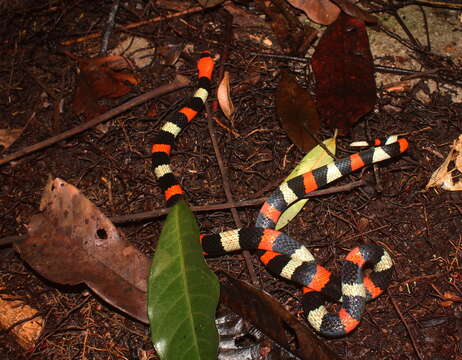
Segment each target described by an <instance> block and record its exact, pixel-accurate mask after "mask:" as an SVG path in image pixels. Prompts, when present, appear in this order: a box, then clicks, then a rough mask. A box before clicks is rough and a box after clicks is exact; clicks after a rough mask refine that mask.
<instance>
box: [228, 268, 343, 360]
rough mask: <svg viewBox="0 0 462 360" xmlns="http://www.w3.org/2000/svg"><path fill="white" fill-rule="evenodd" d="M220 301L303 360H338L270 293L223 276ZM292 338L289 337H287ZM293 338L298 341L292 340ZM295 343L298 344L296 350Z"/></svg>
mask: <svg viewBox="0 0 462 360" xmlns="http://www.w3.org/2000/svg"><path fill="white" fill-rule="evenodd" d="M220 275H223V277H224V280H223V281H221V288H220V289H221V292H220V296H221V301H222V302H223V304H224V305H225V306H227V307H228V308H230V309H231V310H232V311H234V312H236V313H238V314H239V315H241V316H242V317H243V318H244V319H246V320H248V321H250V322H251V323H252V324H254V325H255V326H256V327H257V328H258V329H260V330H261V331H263V332H264V333H265V334H266V335H267V336H268V337H269V338H271V339H273V340H274V341H276V342H277V343H278V344H279V345H281V346H282V347H284V348H285V349H286V350H287V351H289V352H290V353H292V354H295V355H296V356H298V357H299V358H301V359H303V360H312V359H317V360H339V358H338V357H337V355H335V353H334V352H333V351H332V350H331V349H330V348H329V347H328V346H327V345H325V344H324V342H323V341H320V340H318V338H317V337H316V335H314V333H313V332H312V331H311V330H310V329H309V328H308V327H306V326H305V325H303V324H302V323H301V322H300V321H298V319H297V318H296V317H295V316H294V315H292V314H291V313H290V312H289V311H287V310H286V309H285V308H284V307H283V306H282V305H281V304H280V303H279V302H277V301H276V300H274V299H273V298H272V297H271V295H269V294H268V293H266V292H264V291H262V290H260V289H257V288H255V287H253V286H252V285H249V284H247V283H245V282H243V281H240V280H237V279H234V278H232V277H231V276H229V275H228V274H226V273H224V272H220ZM288 334H290V337H288V336H287V335H288ZM291 337H293V338H294V339H295V341H293V339H292V338H291ZM293 342H295V343H296V344H297V346H296V347H295V348H294V347H293V346H292V344H293Z"/></svg>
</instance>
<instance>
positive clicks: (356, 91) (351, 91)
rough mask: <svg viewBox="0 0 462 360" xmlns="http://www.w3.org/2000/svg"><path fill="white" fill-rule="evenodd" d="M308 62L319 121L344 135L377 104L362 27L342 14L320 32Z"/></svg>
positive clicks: (368, 51) (367, 44)
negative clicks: (314, 89) (320, 35)
mask: <svg viewBox="0 0 462 360" xmlns="http://www.w3.org/2000/svg"><path fill="white" fill-rule="evenodd" d="M311 61H312V62H311V64H312V68H313V72H314V75H315V78H316V100H317V104H318V112H319V115H320V116H321V120H323V121H325V122H326V123H327V124H328V125H329V126H330V127H331V128H338V129H339V130H340V134H341V135H345V134H346V133H347V132H348V130H349V129H350V127H351V126H352V125H353V124H354V123H355V122H356V121H358V119H359V118H360V117H361V116H363V115H364V114H366V113H368V112H369V111H371V110H372V109H373V108H374V105H375V102H376V100H377V95H376V87H375V80H374V65H373V62H372V54H371V51H370V48H369V40H368V37H367V33H366V29H365V26H364V23H363V22H362V21H360V20H358V19H355V18H352V17H350V16H348V15H345V14H343V13H342V14H341V15H340V16H339V18H338V19H337V21H335V22H334V23H333V24H332V25H330V26H329V27H328V28H327V29H326V31H325V32H324V34H323V36H322V38H321V39H320V41H319V44H318V46H317V48H316V50H315V53H314V54H313V57H312V60H311Z"/></svg>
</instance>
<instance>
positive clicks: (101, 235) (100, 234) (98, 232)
mask: <svg viewBox="0 0 462 360" xmlns="http://www.w3.org/2000/svg"><path fill="white" fill-rule="evenodd" d="M96 235H97V236H98V237H99V238H100V239H103V240H106V239H107V232H106V230H104V229H98V230H96Z"/></svg>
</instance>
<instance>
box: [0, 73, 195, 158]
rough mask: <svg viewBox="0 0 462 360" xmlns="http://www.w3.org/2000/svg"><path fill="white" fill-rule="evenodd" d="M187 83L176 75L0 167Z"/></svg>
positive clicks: (15, 153)
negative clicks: (170, 80) (165, 82)
mask: <svg viewBox="0 0 462 360" xmlns="http://www.w3.org/2000/svg"><path fill="white" fill-rule="evenodd" d="M189 82H190V80H189V79H188V78H187V77H185V76H181V75H177V76H176V78H175V79H174V80H173V81H172V82H171V83H170V84H166V85H161V86H159V87H158V88H157V89H154V90H151V91H149V92H147V93H145V94H143V95H140V96H137V97H135V98H133V99H131V100H129V101H127V102H126V103H124V104H122V105H119V106H117V107H115V108H114V109H111V110H109V111H107V112H105V113H104V114H101V115H98V116H96V117H95V118H93V119H92V120H90V121H87V122H85V123H83V124H81V125H79V126H76V127H75V128H73V129H70V130H67V131H64V132H62V133H61V134H58V135H56V136H53V137H51V138H48V139H46V140H44V141H41V142H39V143H37V144H34V145H31V146H28V147H25V148H24V149H21V150H19V151H16V152H14V153H12V154H10V155H7V156H5V157H3V158H2V159H0V166H2V165H4V164H6V163H8V162H10V161H12V160H15V159H18V158H20V157H23V156H24V155H27V154H30V153H32V152H35V151H37V150H40V149H43V148H46V147H48V146H50V145H53V144H56V143H57V142H59V141H62V140H64V139H67V138H69V137H71V136H74V135H77V134H80V133H81V132H83V131H85V130H88V129H90V128H92V127H94V126H95V125H98V124H100V123H102V122H104V121H106V120H109V119H111V118H112V117H114V116H116V115H119V114H121V113H123V112H124V111H127V110H128V109H131V108H132V107H134V106H137V105H140V104H142V103H144V102H146V101H148V100H151V99H152V98H155V97H158V96H161V95H164V94H166V93H169V92H172V91H175V90H178V89H181V88H184V87H186V86H187V85H189Z"/></svg>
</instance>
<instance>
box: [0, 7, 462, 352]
mask: <svg viewBox="0 0 462 360" xmlns="http://www.w3.org/2000/svg"><path fill="white" fill-rule="evenodd" d="M422 3H423V4H425V3H426V2H425V1H424V2H422ZM378 4H379V2H378V1H377V2H370V3H369V4H368V6H369V9H379V8H380V6H379V5H378ZM428 4H430V5H431V2H428ZM439 4H442V5H441V6H442V8H439V9H438V12H439V14H441V13H445V14H446V16H448V17H450V18H451V19H452V20H454V21H455V20H457V19H459V18H458V16H460V13H461V10H460V9H459V10H457V7H456V8H455V9H456V10H448V9H446V8H445V3H444V2H440V3H439ZM448 4H449V3H448ZM446 5H447V4H446ZM193 6H197V4H196V3H195V2H191V3H190V2H188V1H184V2H174V1H157V2H145V1H139V2H133V3H131V2H129V3H124V4H122V5H121V9H120V10H119V14H118V17H117V23H118V24H130V23H134V22H138V21H141V20H146V19H150V18H154V17H157V16H160V15H166V14H171V13H174V12H176V11H181V10H182V9H184V8H189V7H193ZM227 6H230V7H229V8H228V10H230V11H231V10H233V11H234V14H235V18H236V19H237V15H236V11H240V12H241V13H240V14H241V15H242V12H244V14H248V19H251V20H249V21H247V22H240V23H235V24H234V37H233V40H232V42H231V43H230V49H229V50H230V51H229V58H228V59H227V61H226V70H227V71H229V72H230V76H231V96H232V99H233V102H234V105H235V107H236V110H235V114H234V118H233V119H232V121H229V120H227V119H226V118H224V117H223V116H222V115H221V114H220V112H217V115H216V116H217V117H218V118H219V120H220V122H221V123H223V124H224V125H225V126H219V125H218V124H216V132H217V140H218V142H219V145H220V151H221V153H222V156H223V158H224V162H225V165H226V166H227V168H228V179H227V181H228V182H229V184H230V186H231V190H232V194H233V197H234V199H235V200H236V201H240V200H248V199H254V198H258V197H261V196H263V195H269V194H270V193H271V190H272V189H274V188H275V187H276V186H277V184H278V183H279V182H280V181H281V180H283V179H284V178H285V177H286V176H287V175H288V173H289V172H290V171H291V169H292V168H293V167H294V166H295V165H296V164H297V162H298V161H299V160H300V159H301V158H302V157H303V154H302V153H301V152H300V151H299V150H298V149H297V147H296V146H294V145H293V144H292V143H291V141H290V140H289V139H288V137H287V136H286V133H285V132H284V131H283V130H282V128H281V127H280V124H279V122H278V119H277V117H276V113H275V110H274V93H275V89H276V86H277V84H278V80H279V78H278V74H279V71H280V69H281V67H288V68H289V69H291V70H292V71H294V72H295V73H296V74H297V76H298V79H299V81H300V82H301V84H302V85H303V86H305V87H306V88H308V89H309V90H312V89H313V85H312V84H313V81H312V74H311V72H310V68H309V65H308V64H306V63H300V62H296V61H288V60H284V61H281V60H279V59H274V58H266V57H265V58H263V57H259V56H253V55H250V54H254V53H262V52H270V53H281V48H280V47H279V46H278V44H277V42H276V40H275V36H274V34H273V33H272V30H271V27H270V26H268V24H267V23H265V22H264V21H263V20H262V19H263V16H262V13H261V11H260V9H259V8H258V6H255V4H254V2H252V1H239V2H236V3H234V4H232V5H229V4H228V5H227ZM448 6H449V5H448ZM455 6H456V5H455ZM4 7H6V9H5V10H3V11H4V16H2V17H1V18H0V33H1V39H2V42H1V45H0V46H1V47H0V52H1V53H2V56H1V57H0V63H1V67H0V69H1V70H0V93H1V96H0V108H1V110H2V111H1V113H2V117H1V119H0V129H13V128H24V131H23V133H22V134H21V136H19V138H18V139H17V140H16V141H15V142H14V143H13V145H11V146H10V147H9V148H8V149H6V150H4V151H3V155H8V154H10V153H13V152H15V151H17V150H20V149H22V148H24V147H26V146H29V145H32V144H35V143H37V142H39V141H43V140H46V139H48V138H51V137H53V136H55V135H57V134H59V133H61V132H62V131H65V130H67V129H70V128H73V127H75V126H77V125H79V124H81V123H82V122H85V121H86V118H85V116H82V115H80V116H78V115H76V114H74V113H73V112H72V102H73V94H74V91H75V89H76V85H77V78H78V74H77V71H76V68H77V67H76V62H75V61H74V60H73V59H72V58H70V57H69V56H66V55H65V53H64V51H68V52H71V53H73V54H75V55H77V56H79V57H95V56H98V52H99V48H100V39H99V38H97V39H88V40H85V41H83V42H79V43H74V44H72V45H69V46H64V45H62V44H61V43H62V42H63V41H66V40H69V39H73V38H77V37H79V36H85V35H87V34H88V33H91V32H94V31H104V29H105V27H106V26H105V23H106V19H107V15H108V13H109V10H110V7H111V2H110V1H105V2H93V1H67V0H65V1H49V2H46V3H43V4H42V3H40V4H39V3H37V2H33V1H24V2H20V1H15V2H12V4H11V8H8V6H6V5H4V4H0V9H3V8H4ZM423 9H424V11H427V12H431V11H433V10H432V8H431V7H426V6H424V7H423ZM292 11H293V12H294V14H296V15H301V13H299V12H297V11H296V10H295V9H292ZM440 16H441V15H440ZM245 18H246V17H245V16H244V19H245ZM240 21H242V19H241V18H240ZM458 21H459V22H457V21H455V22H454V23H455V24H456V27H455V28H454V32H456V33H458V34H459V36H460V31H461V30H460V20H458ZM224 23H225V16H224V10H223V8H222V5H218V6H217V7H215V8H211V9H206V10H201V11H198V12H196V13H193V14H190V15H187V16H183V17H175V18H172V19H170V20H166V21H158V22H155V23H151V24H147V25H145V26H142V27H137V28H134V29H131V30H118V29H116V30H115V31H114V32H113V34H112V35H111V37H110V40H109V48H110V49H111V48H115V47H116V46H117V45H118V44H119V43H121V42H122V41H124V40H125V39H126V38H127V37H128V36H130V35H136V36H138V37H142V38H145V39H147V40H148V41H149V43H150V46H152V47H153V48H156V49H157V50H158V51H157V52H156V53H155V54H154V55H153V59H152V60H153V61H152V62H151V63H150V64H149V65H147V66H145V67H144V68H137V69H136V70H135V72H136V74H137V75H138V76H139V77H140V79H141V82H140V84H139V85H138V86H137V87H135V88H134V90H133V91H132V92H131V93H129V94H128V95H124V96H123V97H121V98H117V99H111V100H101V101H100V105H101V106H102V107H103V108H104V109H110V108H112V107H115V106H117V105H119V104H121V103H123V102H125V101H127V100H129V99H130V97H133V96H136V95H139V94H142V93H145V92H147V91H149V90H151V89H154V88H156V87H158V86H159V85H161V84H164V83H166V82H169V81H171V80H172V79H173V78H174V77H175V75H176V74H182V75H185V76H188V77H190V78H191V79H194V76H195V59H196V57H197V55H198V54H199V52H200V51H201V50H202V49H210V50H211V51H212V53H214V54H218V53H220V52H221V50H222V47H223V43H224V40H223V39H224V38H225V35H226V34H225V32H226V30H225V26H224ZM414 26H415V24H414ZM422 26H423V25H422ZM378 31H379V32H380V30H378ZM389 41H393V42H396V41H398V40H396V38H389ZM166 46H171V47H172V48H178V47H179V48H183V51H182V52H181V54H180V55H179V59H178V61H176V62H175V63H174V64H173V65H171V64H170V65H162V64H161V57H160V56H159V54H161V51H160V50H161V49H163V48H165V47H166ZM451 46H453V47H455V48H456V49H457V47H458V46H460V42H459V44H452V45H451ZM461 53H462V49H461V48H460V47H459V48H458V51H455V52H454V54H456V55H454V56H448V55H447V54H446V55H444V56H443V55H437V54H434V53H432V52H431V51H420V52H417V51H415V49H408V55H409V54H410V55H411V56H412V57H413V58H414V61H417V62H418V63H419V64H420V70H421V71H428V70H432V69H438V70H439V72H435V73H434V74H436V76H435V77H434V78H432V81H434V82H436V84H437V86H436V87H435V88H434V91H431V90H429V87H428V86H427V85H426V84H427V80H426V79H424V78H418V80H415V79H414V80H413V82H403V83H401V84H404V85H406V86H403V87H402V88H401V89H400V90H398V91H387V90H386V89H385V88H384V86H383V85H381V86H380V87H379V88H378V94H379V97H378V103H377V105H376V107H375V109H374V111H372V112H371V113H369V114H367V115H366V116H364V117H363V118H362V119H361V121H359V122H358V123H357V124H355V125H354V127H353V128H352V129H351V131H350V134H349V135H347V136H345V137H342V138H340V139H339V140H338V156H339V157H342V156H345V155H347V154H350V153H351V150H350V149H349V148H348V144H349V142H351V141H352V140H360V139H371V138H375V137H383V136H384V135H388V134H406V137H407V138H408V139H409V141H410V148H409V150H408V151H407V153H406V154H404V155H403V156H401V157H400V158H397V159H392V160H390V161H388V162H386V163H384V164H381V165H379V166H376V167H374V168H375V173H374V169H373V168H372V167H371V168H369V169H367V170H366V171H365V172H364V173H362V174H359V173H357V174H354V175H352V176H350V177H347V178H345V179H342V180H341V181H340V182H339V183H338V184H345V183H348V182H351V181H353V180H356V179H358V178H360V177H366V178H368V179H375V180H377V183H375V182H374V183H373V184H371V185H368V186H366V187H363V188H360V189H356V190H353V191H350V192H345V193H338V194H333V195H327V196H323V197H319V198H314V199H310V201H308V203H307V205H306V206H305V208H304V210H303V212H302V213H301V214H300V215H299V216H297V217H296V218H295V219H294V220H293V221H292V222H291V223H290V224H289V225H288V227H287V228H285V229H284V231H285V232H286V233H288V234H289V235H290V236H291V237H293V238H295V239H297V240H299V241H300V242H302V243H303V244H305V245H306V246H307V247H309V248H310V250H311V251H312V252H313V254H314V255H315V257H316V258H317V259H318V260H319V262H320V263H321V264H322V265H325V266H326V267H328V268H329V269H331V270H332V271H335V272H338V271H339V266H340V260H341V258H342V257H343V256H344V255H345V254H346V253H347V251H348V250H349V249H351V248H353V247H355V246H357V245H358V244H362V243H376V244H380V245H382V246H384V247H385V248H386V249H388V250H389V251H390V253H391V254H392V257H393V260H394V263H395V267H396V271H395V274H394V277H393V282H392V284H391V286H390V288H389V290H388V291H387V292H386V294H384V295H383V296H381V297H380V298H378V299H377V300H376V301H373V302H371V303H369V304H368V305H367V308H366V313H365V315H364V317H363V319H362V322H361V325H360V326H359V327H358V329H357V330H355V331H354V332H353V333H352V334H351V335H349V336H347V337H344V338H341V339H334V340H326V342H327V343H328V345H329V346H330V347H331V348H332V349H333V350H334V351H335V352H336V353H337V354H338V355H339V356H340V358H344V359H356V360H360V359H419V358H420V359H426V360H442V359H445V360H446V359H454V360H455V359H458V360H460V359H462V283H461V280H462V273H461V269H462V264H461V261H462V236H461V234H462V222H461V216H462V195H460V194H459V193H458V192H454V193H448V192H445V191H444V190H435V189H430V190H425V186H426V184H427V182H428V180H429V178H430V176H431V174H432V172H433V171H434V170H435V169H437V168H438V166H439V165H440V164H441V163H442V161H443V159H444V158H445V156H446V155H447V153H448V150H449V146H450V145H451V144H452V142H453V141H454V140H455V139H457V138H458V136H459V134H461V133H462V104H461V103H457V102H454V98H453V97H452V96H451V91H452V90H451V88H448V87H447V86H448V85H451V86H453V88H452V89H454V88H457V86H454V85H455V81H459V85H458V86H459V87H458V88H457V89H458V90H459V91H460V81H461V80H462V73H461V72H460V63H461V58H460V57H459V56H460V55H459V54H461ZM381 56H382V57H385V55H384V54H382V55H381ZM393 56H394V54H389V57H388V58H386V59H385V60H387V61H389V60H390V58H391V57H393ZM399 60H400V63H399V64H397V65H396V66H398V67H403V68H405V67H406V63H405V62H404V63H403V61H404V60H403V58H402V56H400V57H399ZM457 64H458V66H457ZM387 65H389V66H390V63H387ZM441 74H443V75H444V74H445V75H446V76H445V78H443V77H442V76H443V75H441ZM448 74H449V75H448ZM440 75H441V76H440ZM249 79H250V80H249ZM398 80H399V77H396V76H395V80H394V81H398ZM451 82H452V84H451ZM448 89H449V90H448ZM191 91H192V88H187V89H183V90H181V91H177V92H175V93H172V94H168V95H165V96H163V97H161V98H159V99H155V100H152V101H150V102H147V103H144V104H143V105H140V106H137V107H134V108H131V109H130V110H129V111H127V112H125V113H123V114H122V115H119V116H117V117H115V118H113V119H111V120H110V121H108V122H106V123H105V125H104V126H100V127H98V128H93V129H90V130H88V131H85V132H83V133H81V134H79V135H76V136H73V137H71V138H68V139H65V140H63V141H60V142H59V143H57V144H54V145H52V146H49V147H47V148H44V149H40V150H38V151H35V152H32V153H31V154H29V155H27V156H24V157H21V158H18V159H15V160H13V161H10V162H8V163H7V164H4V165H2V166H0V189H1V190H0V201H1V210H0V238H2V237H6V236H12V235H21V234H25V233H26V228H25V226H26V225H27V224H28V222H29V220H30V218H31V216H33V215H34V214H36V213H38V211H39V210H38V208H39V203H40V197H41V193H42V189H43V187H44V186H45V184H46V182H47V180H48V178H49V177H50V176H51V177H59V178H62V179H64V180H66V181H67V182H68V183H71V184H73V185H74V186H76V187H78V188H79V189H80V190H81V191H82V193H84V194H85V195H86V196H87V197H88V198H89V199H90V200H91V201H93V202H94V203H95V204H96V205H97V206H98V207H99V208H100V209H101V211H103V212H104V213H105V214H106V215H107V216H117V215H123V214H134V213H139V212H143V211H148V210H152V209H156V208H162V207H164V200H163V196H162V193H161V191H160V188H159V186H158V184H157V180H156V179H155V176H154V174H153V172H152V170H151V167H150V157H149V153H150V146H151V144H152V140H153V137H154V135H155V133H156V131H157V130H158V129H159V127H160V125H161V123H162V119H163V118H164V117H165V115H166V114H167V113H169V112H170V111H172V109H174V106H175V104H177V103H178V101H179V100H181V99H183V98H185V97H186V96H188V95H189V94H190V93H191ZM419 91H420V92H422V91H423V92H424V93H425V96H421V95H418V93H419ZM453 92H454V91H453ZM212 101H213V99H212ZM230 129H232V131H230ZM236 133H237V134H239V136H236ZM319 136H320V138H322V139H326V138H328V137H330V136H332V131H331V130H329V129H327V128H323V130H322V131H321V134H320V135H319ZM172 165H173V168H174V169H175V173H176V175H177V176H178V178H179V179H180V182H181V183H182V184H183V186H184V188H185V189H186V192H187V200H188V202H189V203H190V204H191V205H211V204H217V203H224V202H226V201H227V200H226V196H225V193H224V191H223V182H222V178H221V176H220V172H219V168H218V164H217V160H216V158H215V154H214V149H213V147H212V143H211V141H210V139H209V133H208V130H207V120H206V118H205V116H199V117H198V118H197V120H194V122H193V123H192V124H191V125H190V126H189V127H188V129H187V130H186V131H185V133H183V134H182V136H180V138H179V139H178V141H177V144H176V150H174V152H173V157H172ZM258 209H259V207H258V206H254V207H242V208H239V209H238V213H239V217H240V219H241V221H242V223H243V224H244V225H251V224H252V223H253V222H254V221H255V218H256V214H257V213H258ZM197 219H198V222H199V223H200V226H201V229H202V230H203V231H205V232H209V233H211V232H217V231H222V230H227V229H232V228H235V227H236V225H235V223H234V221H233V218H232V216H231V214H230V211H229V210H222V211H209V212H201V213H197ZM162 221H163V219H162V218H153V219H149V220H145V221H141V222H136V223H127V224H123V225H121V226H120V229H121V230H122V231H123V232H124V233H125V234H126V235H127V238H128V239H129V240H130V241H131V242H132V243H133V244H134V245H135V246H136V247H137V248H138V249H140V250H141V251H143V252H144V253H146V254H148V255H152V254H153V252H154V249H155V244H156V239H157V238H158V236H159V234H160V230H161V227H162ZM69 255H70V256H72V254H69ZM0 260H1V261H0V296H2V294H8V296H13V297H14V298H15V299H16V300H17V299H22V300H23V301H24V302H25V303H27V304H28V305H30V306H31V307H33V308H35V309H38V310H39V311H40V314H41V315H42V316H43V317H44V318H45V328H44V331H43V332H42V335H41V337H40V338H39V340H38V341H37V343H36V346H35V347H32V348H30V349H28V350H24V349H21V348H20V347H19V346H16V345H15V344H14V342H13V341H12V337H11V336H10V334H8V332H5V331H2V332H0V354H2V359H23V358H27V359H156V358H157V356H156V354H155V351H154V349H153V346H152V344H151V341H150V337H149V329H148V327H147V326H145V325H143V324H140V323H139V322H136V321H134V320H132V319H129V318H127V317H125V316H124V315H123V314H122V313H120V312H118V311H116V310H114V309H113V308H111V307H109V306H107V305H106V304H105V303H104V302H102V301H101V300H100V299H99V298H98V297H97V296H96V295H94V294H92V293H91V292H89V290H88V289H87V288H86V287H85V286H83V285H82V286H76V287H65V286H60V285H56V284H53V283H51V282H49V281H47V280H46V279H44V278H43V277H41V276H40V275H38V274H37V273H35V272H34V271H33V269H32V268H31V267H29V266H28V265H27V264H26V263H24V262H23V261H22V260H21V258H20V257H19V256H18V255H17V254H16V253H15V251H14V250H13V249H12V248H11V246H9V245H4V246H0ZM208 262H209V264H210V265H211V267H212V268H213V269H215V270H217V269H224V270H226V271H228V272H229V273H231V274H233V275H234V276H236V277H238V278H240V279H244V280H248V279H249V277H248V275H247V270H246V268H245V263H244V261H243V258H242V256H241V255H240V254H235V255H229V256H226V257H223V258H219V259H210V260H208ZM253 266H254V267H255V271H256V272H257V276H258V278H259V279H260V280H261V283H262V287H263V288H264V289H265V290H266V291H267V292H269V293H270V294H272V295H273V296H274V297H275V298H277V299H278V300H279V301H280V302H281V303H283V304H285V305H287V307H288V308H290V309H291V311H293V312H294V313H296V314H297V315H298V316H299V318H300V320H301V321H305V320H303V312H302V310H301V304H300V302H299V299H300V297H301V291H300V288H299V287H297V286H295V285H293V284H290V283H288V282H286V281H284V280H282V279H279V278H275V277H273V276H272V275H271V274H269V273H268V272H267V271H266V270H265V269H264V267H263V266H262V265H261V264H260V263H259V261H258V258H257V257H253ZM0 311H1V310H0ZM262 330H264V329H262ZM262 358H263V357H262Z"/></svg>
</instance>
